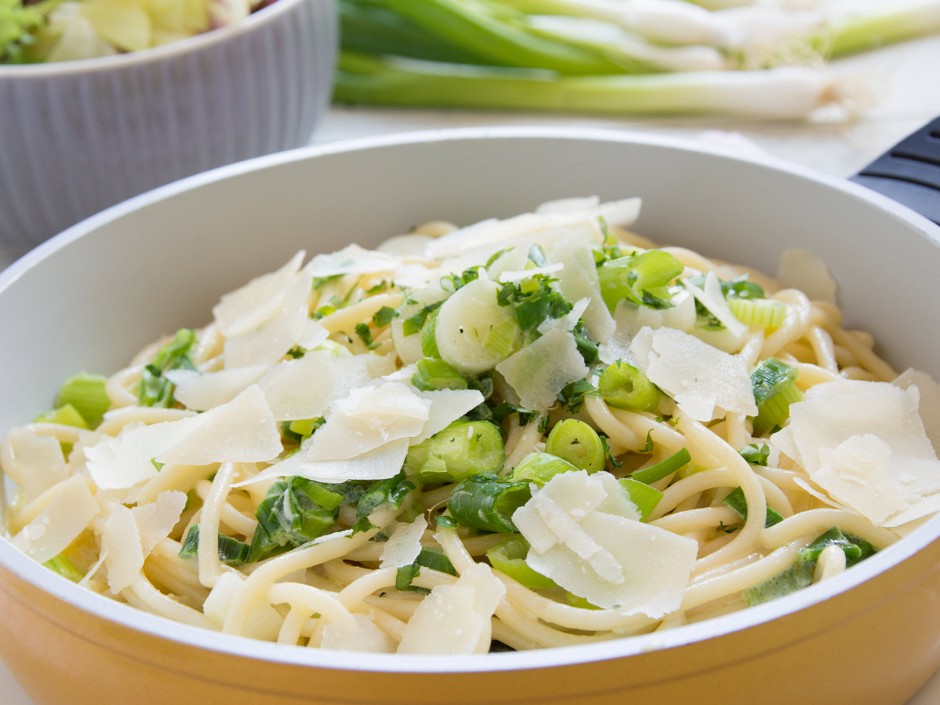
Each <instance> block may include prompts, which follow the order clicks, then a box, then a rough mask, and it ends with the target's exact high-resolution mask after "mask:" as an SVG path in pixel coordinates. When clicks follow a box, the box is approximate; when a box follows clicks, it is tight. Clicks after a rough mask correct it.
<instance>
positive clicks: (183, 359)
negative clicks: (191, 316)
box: [139, 328, 196, 407]
mask: <svg viewBox="0 0 940 705" xmlns="http://www.w3.org/2000/svg"><path fill="white" fill-rule="evenodd" d="M195 343H196V333H195V332H194V331H192V330H189V329H188V328H182V329H180V330H178V331H177V332H176V335H175V336H174V338H173V340H172V341H170V342H169V343H168V344H167V345H165V346H163V347H162V348H160V350H159V351H158V352H157V354H156V356H155V357H154V358H153V360H152V361H151V362H150V364H149V365H147V366H146V367H144V369H143V370H142V372H141V375H140V395H139V396H140V403H141V405H143V406H159V407H170V406H172V405H173V402H174V399H173V390H174V389H175V388H176V385H174V384H173V383H172V382H170V380H168V379H167V378H166V377H164V376H163V373H164V372H166V371H167V370H175V369H179V368H182V369H190V370H191V369H195V367H194V366H193V364H192V362H191V361H190V359H189V351H190V349H191V348H192V347H193V345H195Z"/></svg>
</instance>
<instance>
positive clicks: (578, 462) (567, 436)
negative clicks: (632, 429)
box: [545, 388, 607, 472]
mask: <svg viewBox="0 0 940 705" xmlns="http://www.w3.org/2000/svg"><path fill="white" fill-rule="evenodd" d="M592 389H593V388H592ZM545 452H546V453H550V454H551V455H556V456H558V457H559V458H562V459H563V460H567V461H568V462H569V463H571V464H572V465H574V466H575V467H576V468H578V469H580V470H587V471H588V472H597V471H598V470H603V469H604V467H605V465H606V464H607V453H606V452H605V451H604V443H603V442H602V441H601V437H600V436H599V435H598V434H597V431H595V430H594V429H593V428H591V427H590V426H589V425H588V424H586V423H584V421H580V420H578V419H563V420H561V421H559V422H558V423H557V424H555V427H554V428H553V429H552V430H551V432H550V433H549V434H548V438H547V439H546V441H545Z"/></svg>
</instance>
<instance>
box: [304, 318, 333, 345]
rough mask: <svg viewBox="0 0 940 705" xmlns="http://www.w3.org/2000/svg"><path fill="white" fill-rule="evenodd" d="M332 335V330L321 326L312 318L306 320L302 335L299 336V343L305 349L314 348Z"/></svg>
mask: <svg viewBox="0 0 940 705" xmlns="http://www.w3.org/2000/svg"><path fill="white" fill-rule="evenodd" d="M329 337H330V331H328V330H327V329H326V328H324V327H323V326H321V325H320V324H319V323H317V322H316V321H315V320H313V319H312V318H308V319H307V320H306V321H304V325H303V329H302V330H301V332H300V337H299V338H297V345H299V346H300V347H302V348H303V349H304V350H313V349H314V348H315V347H317V346H318V345H320V343H322V342H324V341H325V340H326V339H327V338H329Z"/></svg>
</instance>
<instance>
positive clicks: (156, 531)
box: [131, 492, 186, 556]
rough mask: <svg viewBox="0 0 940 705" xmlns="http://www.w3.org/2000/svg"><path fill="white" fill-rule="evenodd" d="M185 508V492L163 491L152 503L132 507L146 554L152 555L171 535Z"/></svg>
mask: <svg viewBox="0 0 940 705" xmlns="http://www.w3.org/2000/svg"><path fill="white" fill-rule="evenodd" d="M185 508H186V493H185V492H161V493H160V494H158V495H157V498H156V500H155V501H153V502H151V503H150V504H142V505H140V506H137V507H134V508H133V509H131V513H132V514H133V515H134V521H135V522H136V523H137V530H138V532H139V533H140V546H141V549H142V550H143V553H144V556H148V555H150V552H151V551H152V550H153V549H154V547H155V546H156V545H157V544H158V543H160V542H161V541H163V539H165V538H166V537H167V536H169V535H170V532H171V531H173V528H174V527H175V526H176V524H177V523H178V522H179V520H180V516H182V514H183V509H185Z"/></svg>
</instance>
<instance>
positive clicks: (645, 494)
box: [619, 477, 663, 520]
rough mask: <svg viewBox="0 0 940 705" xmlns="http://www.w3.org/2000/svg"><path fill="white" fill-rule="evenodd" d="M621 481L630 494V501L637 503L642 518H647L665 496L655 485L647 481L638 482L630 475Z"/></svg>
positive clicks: (621, 484)
mask: <svg viewBox="0 0 940 705" xmlns="http://www.w3.org/2000/svg"><path fill="white" fill-rule="evenodd" d="M619 482H620V486H621V487H623V489H624V490H626V492H627V494H628V495H630V501H631V502H633V503H634V504H635V505H636V508H637V510H638V511H639V512H640V519H641V520H645V519H646V518H647V517H648V516H649V515H650V514H651V513H652V511H653V510H654V509H656V505H657V504H659V501H660V500H661V499H662V498H663V493H662V492H660V491H659V490H657V489H656V488H655V487H650V486H649V485H647V484H646V483H645V482H638V481H637V480H634V479H632V478H629V477H623V478H621V479H620V480H619Z"/></svg>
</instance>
